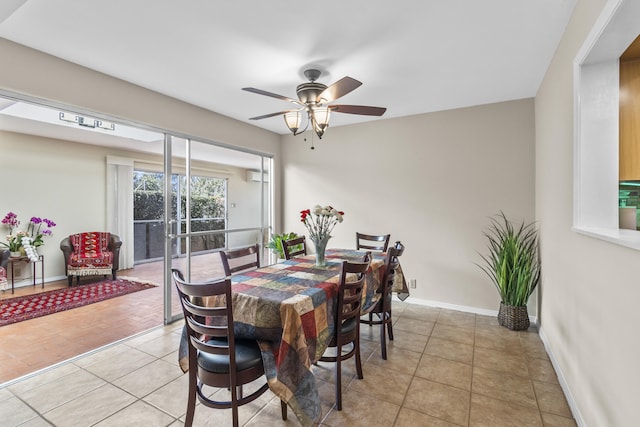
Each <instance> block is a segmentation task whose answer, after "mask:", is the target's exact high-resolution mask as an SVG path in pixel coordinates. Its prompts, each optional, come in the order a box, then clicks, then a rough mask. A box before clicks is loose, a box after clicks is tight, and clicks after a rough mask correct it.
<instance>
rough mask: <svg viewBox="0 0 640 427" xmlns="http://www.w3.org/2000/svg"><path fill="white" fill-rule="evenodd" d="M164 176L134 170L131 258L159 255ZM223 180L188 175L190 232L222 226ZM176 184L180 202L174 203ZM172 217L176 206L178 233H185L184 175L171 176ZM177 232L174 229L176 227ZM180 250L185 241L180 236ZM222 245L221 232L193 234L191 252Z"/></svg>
mask: <svg viewBox="0 0 640 427" xmlns="http://www.w3.org/2000/svg"><path fill="white" fill-rule="evenodd" d="M163 180H164V176H163V174H162V173H154V172H141V171H135V172H134V178H133V184H134V192H133V219H134V221H135V223H134V228H135V231H134V247H135V248H134V252H135V256H134V259H135V260H136V261H139V260H145V259H154V258H157V257H160V256H162V251H163V247H162V242H163V239H164V229H163V226H162V224H163V223H164V193H163V185H164V181H163ZM224 181H225V180H224V179H219V178H209V177H195V176H194V177H191V231H194V232H197V231H212V230H223V229H224V228H225V215H226V214H225V195H226V194H225V182H224ZM178 186H179V188H180V189H181V191H180V203H179V204H178V199H177V198H178V191H177V190H178ZM172 187H173V194H172V196H171V197H172V200H171V206H172V212H171V217H172V218H178V215H177V209H178V206H180V216H179V218H181V219H182V221H181V222H180V224H181V228H182V229H181V232H182V233H184V232H186V222H185V219H186V206H187V204H186V194H183V193H184V189H185V188H186V177H184V176H178V175H173V176H172ZM176 231H177V230H176ZM180 245H181V252H182V253H183V252H184V251H185V249H186V242H185V241H184V239H180ZM223 247H225V235H224V234H216V235H203V236H196V237H193V238H192V240H191V250H192V251H194V252H197V251H203V250H212V249H219V248H223Z"/></svg>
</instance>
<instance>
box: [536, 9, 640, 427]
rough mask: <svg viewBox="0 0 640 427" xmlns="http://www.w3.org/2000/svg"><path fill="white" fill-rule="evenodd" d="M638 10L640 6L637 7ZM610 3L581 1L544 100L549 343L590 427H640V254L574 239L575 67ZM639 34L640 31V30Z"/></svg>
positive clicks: (540, 186)
mask: <svg viewBox="0 0 640 427" xmlns="http://www.w3.org/2000/svg"><path fill="white" fill-rule="evenodd" d="M633 1H637V0H633ZM605 3H606V1H604V0H600V1H594V0H579V1H578V3H577V6H576V9H575V10H574V14H573V17H572V19H571V21H570V23H569V25H568V27H567V30H566V32H565V35H564V37H563V39H562V41H561V43H560V45H559V46H558V49H557V52H556V55H555V57H554V59H553V62H552V64H551V66H550V67H549V70H548V72H547V74H546V76H545V78H544V81H543V82H542V85H541V87H540V89H539V91H538V94H537V96H536V104H535V112H536V217H537V219H538V220H539V222H540V224H541V239H542V263H543V270H542V272H543V276H542V283H541V294H540V297H541V301H540V306H541V312H540V321H541V326H542V328H541V336H542V337H543V339H544V341H545V342H546V344H547V346H548V350H549V352H550V354H551V356H552V359H553V361H554V363H555V366H556V368H557V370H558V372H559V373H560V379H561V382H562V384H564V386H565V390H566V392H567V394H568V395H569V396H570V401H571V402H573V403H574V407H573V409H574V416H575V417H576V419H577V420H578V422H579V424H581V425H585V426H632V425H637V424H638V416H637V408H638V392H637V384H638V382H640V367H639V365H638V360H639V359H640V344H639V342H638V339H637V336H638V333H637V325H638V323H639V321H640V314H639V313H640V312H639V311H638V309H637V307H636V306H635V303H636V302H637V301H638V300H640V287H639V286H638V282H639V281H638V273H637V271H636V267H637V265H638V262H639V261H640V254H639V253H638V252H637V251H636V250H633V249H629V248H625V247H622V246H618V245H614V244H611V243H607V242H605V241H603V240H599V239H594V238H591V237H587V236H584V235H581V234H577V233H575V232H573V231H572V229H571V227H572V220H573V209H574V206H573V204H572V201H573V184H574V183H573V179H572V176H573V169H574V168H575V167H577V165H575V164H574V163H573V143H574V141H573V137H574V128H573V121H574V116H573V111H574V110H573V86H574V81H573V60H574V58H575V56H576V54H577V53H578V50H579V49H580V47H581V46H582V44H583V43H584V41H585V39H586V38H587V35H588V33H589V31H590V30H591V28H592V26H593V25H594V23H595V22H596V19H597V18H598V15H599V14H600V13H601V11H602V10H603V7H604V5H605ZM639 30H640V25H639Z"/></svg>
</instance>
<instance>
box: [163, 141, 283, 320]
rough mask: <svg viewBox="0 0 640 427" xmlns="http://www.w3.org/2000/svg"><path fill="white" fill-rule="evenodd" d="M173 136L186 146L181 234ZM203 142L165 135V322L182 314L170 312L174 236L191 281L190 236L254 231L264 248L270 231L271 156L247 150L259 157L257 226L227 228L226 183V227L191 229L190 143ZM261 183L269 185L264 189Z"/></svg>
mask: <svg viewBox="0 0 640 427" xmlns="http://www.w3.org/2000/svg"><path fill="white" fill-rule="evenodd" d="M173 138H178V139H184V141H185V144H186V147H185V177H186V179H185V181H186V187H185V188H184V191H185V197H186V201H185V203H186V206H185V211H186V215H185V218H186V220H185V232H184V233H182V231H181V228H180V218H177V219H176V218H173V217H172V212H173V211H172V191H173V188H172V187H173V186H172V179H171V177H172V174H173V147H172V142H173ZM194 142H197V143H204V144H212V145H217V144H213V143H210V142H207V141H203V140H193V139H192V138H189V137H184V136H181V135H175V134H171V133H165V134H164V150H163V151H164V161H163V163H164V177H165V179H164V218H165V221H164V224H165V239H164V242H165V243H164V282H165V283H164V307H163V308H164V324H165V325H166V324H169V323H172V322H174V321H176V320H180V319H181V318H182V313H181V312H180V313H176V314H173V313H172V298H173V291H172V290H173V280H172V276H171V269H172V265H173V243H174V241H175V240H177V239H184V240H185V245H186V247H185V253H184V254H183V255H185V263H186V268H185V271H184V272H183V273H184V274H185V279H186V280H190V271H191V255H192V253H191V238H192V237H194V236H198V235H202V234H225V235H226V236H228V235H229V234H230V233H244V232H251V231H257V232H258V234H259V242H258V243H259V245H260V247H261V248H265V244H266V242H265V238H267V239H268V236H269V235H270V233H271V232H272V230H273V218H274V216H273V212H274V206H273V201H274V184H273V176H274V173H273V172H274V171H273V165H274V161H273V157H271V156H268V155H266V154H262V153H255V152H249V151H244V150H238V151H243V152H246V153H247V154H251V155H255V156H258V157H259V158H260V176H261V179H260V183H261V185H262V191H261V192H260V224H259V226H258V227H246V228H238V229H229V228H227V227H228V225H229V217H228V212H229V210H228V182H227V183H226V184H225V185H226V186H227V188H226V191H225V194H226V195H227V199H226V200H225V205H226V208H225V228H224V230H212V231H197V232H192V231H191V220H190V218H191V169H192V168H191V145H192V143H194ZM222 148H225V149H229V150H236V149H235V148H230V147H222ZM265 162H267V165H268V166H267V167H265ZM265 174H266V175H268V177H269V179H268V180H267V181H265ZM264 184H268V185H267V187H266V189H265V186H264ZM265 191H266V192H268V200H267V198H266V197H265ZM177 215H178V216H180V210H177ZM225 241H226V244H227V245H228V242H229V239H228V237H227V238H226V239H225Z"/></svg>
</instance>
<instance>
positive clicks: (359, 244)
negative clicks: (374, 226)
mask: <svg viewBox="0 0 640 427" xmlns="http://www.w3.org/2000/svg"><path fill="white" fill-rule="evenodd" d="M390 238H391V234H380V235H374V234H363V233H358V232H356V249H357V250H360V249H367V250H372V251H380V252H386V251H387V248H388V247H389V239H390Z"/></svg>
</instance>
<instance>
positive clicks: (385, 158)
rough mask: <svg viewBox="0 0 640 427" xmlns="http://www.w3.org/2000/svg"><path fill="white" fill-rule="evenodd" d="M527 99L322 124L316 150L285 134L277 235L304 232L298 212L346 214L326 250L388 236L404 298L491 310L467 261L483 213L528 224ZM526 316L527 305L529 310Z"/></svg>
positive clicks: (494, 301) (472, 256) (530, 154)
mask: <svg viewBox="0 0 640 427" xmlns="http://www.w3.org/2000/svg"><path fill="white" fill-rule="evenodd" d="M533 110H534V103H533V100H532V99H525V100H519V101H512V102H505V103H499V104H492V105H482V106H478V107H472V108H464V109H458V110H451V111H443V112H438V113H431V114H423V115H417V116H412V117H405V118H397V119H387V120H379V121H374V122H371V123H367V124H362V125H352V126H343V127H338V128H329V129H328V130H327V132H326V133H325V136H324V137H323V139H322V140H321V141H317V140H316V141H315V146H316V149H315V150H313V151H312V150H310V149H309V147H310V142H305V141H304V139H303V138H304V136H308V134H304V135H299V136H296V137H294V136H288V137H286V138H284V144H283V147H282V158H283V162H282V163H283V176H284V188H283V194H284V205H283V212H284V224H285V229H284V231H287V232H289V231H295V232H297V233H299V234H307V235H308V233H307V230H306V229H305V228H304V225H302V223H301V222H300V221H299V212H300V211H301V210H303V209H305V208H311V207H313V206H314V205H315V204H331V205H333V206H334V207H336V208H338V209H339V210H342V211H345V213H346V215H345V217H344V222H343V223H342V224H338V225H337V226H336V228H335V229H334V232H333V233H332V234H333V236H334V237H333V239H332V240H331V241H330V242H329V247H331V246H334V247H350V248H351V247H354V245H355V232H356V231H360V232H365V233H371V234H382V233H391V239H392V241H395V240H401V241H402V242H403V243H404V244H405V246H406V248H407V249H406V251H405V253H404V255H403V259H402V266H403V270H404V273H405V275H406V276H407V278H409V279H416V280H417V287H416V289H413V290H412V291H411V295H412V297H411V298H412V300H414V301H416V300H422V302H427V301H428V302H430V303H436V304H438V305H443V304H444V305H447V304H448V305H451V306H456V307H458V308H463V309H467V310H473V311H480V312H482V311H496V310H497V309H498V307H499V302H500V299H499V297H498V294H497V292H496V290H495V288H494V287H493V285H492V284H491V282H490V281H489V279H488V278H487V277H486V276H485V275H484V273H483V272H482V271H481V270H480V269H479V268H478V267H477V266H476V265H475V264H474V263H475V262H480V257H479V255H478V254H477V251H481V252H483V253H486V251H485V248H486V241H485V239H484V237H483V235H482V232H483V229H484V228H485V227H486V226H487V224H488V217H489V216H492V215H494V214H497V213H498V212H499V211H500V210H503V211H504V212H505V213H506V214H507V215H508V216H509V217H510V218H512V219H514V220H516V221H518V222H519V221H522V220H523V219H524V220H526V221H533V218H534V197H533V194H534V162H533V159H534V115H533ZM531 309H532V313H531V314H535V304H532V306H531Z"/></svg>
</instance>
